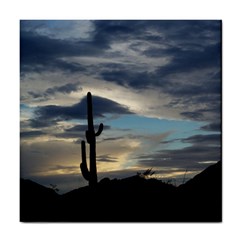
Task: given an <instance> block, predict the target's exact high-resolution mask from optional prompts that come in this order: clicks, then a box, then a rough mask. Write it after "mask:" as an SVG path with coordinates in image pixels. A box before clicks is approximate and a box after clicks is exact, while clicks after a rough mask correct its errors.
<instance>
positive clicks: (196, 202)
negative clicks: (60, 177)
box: [20, 161, 222, 222]
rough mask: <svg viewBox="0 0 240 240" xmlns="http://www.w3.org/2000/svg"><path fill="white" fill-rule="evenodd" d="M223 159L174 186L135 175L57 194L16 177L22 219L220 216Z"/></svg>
mask: <svg viewBox="0 0 240 240" xmlns="http://www.w3.org/2000/svg"><path fill="white" fill-rule="evenodd" d="M221 220H222V162H221V161H219V162H218V163H216V164H214V165H211V166H210V167H208V168H207V169H205V170H204V171H202V172H201V173H200V174H198V175H196V176H195V177H194V178H192V179H191V180H189V181H188V182H186V183H185V184H182V185H180V186H179V187H175V186H173V185H171V184H167V183H164V182H162V181H160V180H156V179H151V178H150V179H145V178H143V177H141V176H139V175H136V176H132V177H129V178H124V179H119V180H118V179H113V180H110V179H107V178H106V179H104V180H102V181H100V182H99V183H98V185H97V188H96V189H91V188H89V187H82V188H79V189H75V190H72V191H70V192H68V193H65V194H62V195H59V194H57V193H56V192H55V191H54V190H53V189H50V188H46V187H44V186H41V185H39V184H37V183H34V182H33V181H30V180H24V179H21V180H20V221H23V222H221Z"/></svg>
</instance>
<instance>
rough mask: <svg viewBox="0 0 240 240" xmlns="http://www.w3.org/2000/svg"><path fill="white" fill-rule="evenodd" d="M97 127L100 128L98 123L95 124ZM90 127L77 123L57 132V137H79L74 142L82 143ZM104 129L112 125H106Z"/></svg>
mask: <svg viewBox="0 0 240 240" xmlns="http://www.w3.org/2000/svg"><path fill="white" fill-rule="evenodd" d="M94 127H95V129H98V127H99V126H98V125H95V126H94ZM87 129H88V125H76V126H74V127H71V128H67V129H65V130H64V132H62V133H58V134H55V137H59V138H78V139H77V140H76V141H75V142H74V143H77V144H80V143H81V141H82V139H83V138H85V131H86V130H87ZM103 129H104V131H105V130H109V129H110V126H108V125H106V126H105V125H104V127H103Z"/></svg>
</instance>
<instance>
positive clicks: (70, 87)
mask: <svg viewBox="0 0 240 240" xmlns="http://www.w3.org/2000/svg"><path fill="white" fill-rule="evenodd" d="M79 85H80V82H76V83H67V84H65V85H61V86H54V87H52V88H48V89H46V91H44V92H42V93H40V92H33V91H28V94H29V95H30V96H31V97H33V98H38V99H45V100H46V99H48V97H50V96H52V95H55V94H56V93H62V94H70V93H71V92H76V91H79V90H80V91H82V88H81V87H80V86H79Z"/></svg>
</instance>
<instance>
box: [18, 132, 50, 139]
mask: <svg viewBox="0 0 240 240" xmlns="http://www.w3.org/2000/svg"><path fill="white" fill-rule="evenodd" d="M44 134H45V133H44V132H42V131H25V132H21V133H20V137H21V138H34V137H39V136H42V135H44Z"/></svg>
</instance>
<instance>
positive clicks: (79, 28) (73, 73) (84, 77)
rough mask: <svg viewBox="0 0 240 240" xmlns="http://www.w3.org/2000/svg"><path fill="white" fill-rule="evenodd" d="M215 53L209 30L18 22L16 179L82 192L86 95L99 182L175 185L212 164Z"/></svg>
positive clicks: (214, 36)
mask: <svg viewBox="0 0 240 240" xmlns="http://www.w3.org/2000/svg"><path fill="white" fill-rule="evenodd" d="M221 44H222V43H221V21H213V20H211V21H203V20H201V21H177V20H175V21H167V20H166V21H156V20H155V21H150V20H144V21H133V20H132V21H126V20H124V21H123V20H120V21H116V20H113V21H103V20H100V21H87V20H86V21H85V20H79V21H76V20H74V21H66V20H62V21H60V20H56V21H53V20H49V21H43V20H41V21H37V20H35V21H31V20H26V21H24V20H22V21H20V111H21V112H20V121H21V123H20V130H21V133H20V140H21V141H20V144H21V145H20V151H21V154H20V172H21V177H23V178H28V179H32V180H34V181H36V182H38V183H40V184H43V185H45V186H49V184H57V186H58V188H59V189H60V193H64V192H66V191H69V190H72V189H74V188H78V187H81V186H85V185H87V184H88V182H87V181H86V180H85V179H84V178H83V177H82V175H81V172H80V169H79V164H80V162H81V154H80V153H81V145H80V143H81V140H85V130H87V121H86V120H87V119H86V95H87V92H89V91H90V92H91V93H92V96H93V108H94V124H95V125H96V128H97V127H98V125H99V124H100V123H101V122H102V123H103V124H104V130H103V132H102V134H101V135H100V136H99V137H97V169H98V180H101V179H102V178H104V177H109V178H111V179H112V178H123V177H127V176H131V175H135V174H136V173H137V172H142V171H145V170H146V169H148V168H152V169H153V171H155V173H156V174H155V175H154V177H157V178H160V179H164V180H166V181H167V180H169V179H172V181H173V182H176V183H177V184H180V183H182V181H183V177H184V175H186V178H190V177H192V176H194V175H195V174H197V173H199V172H200V171H202V170H203V169H205V168H206V167H207V166H209V165H211V164H213V163H215V162H217V161H219V160H220V159H221V97H222V96H221V92H222V83H221ZM87 147H88V144H87ZM88 159H89V153H88V151H87V161H88Z"/></svg>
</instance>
